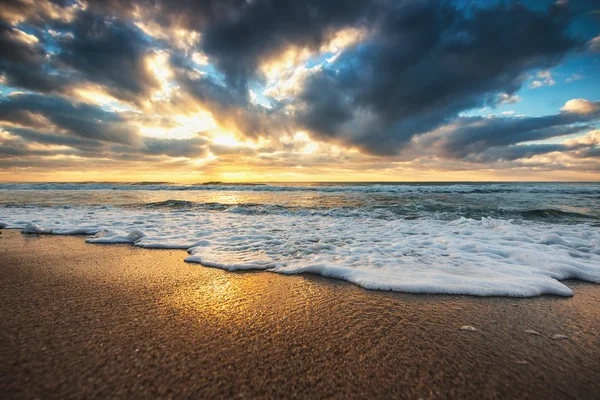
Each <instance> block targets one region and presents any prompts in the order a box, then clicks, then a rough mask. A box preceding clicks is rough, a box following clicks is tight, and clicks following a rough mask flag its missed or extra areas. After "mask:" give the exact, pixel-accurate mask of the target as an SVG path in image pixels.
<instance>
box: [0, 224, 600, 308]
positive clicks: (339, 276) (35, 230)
mask: <svg viewBox="0 0 600 400" xmlns="http://www.w3.org/2000/svg"><path fill="white" fill-rule="evenodd" d="M8 226H9V225H2V222H1V221H0V233H1V232H2V231H5V232H6V231H16V232H19V233H20V234H22V235H24V236H33V237H39V236H40V235H41V236H57V237H86V238H87V239H86V240H85V244H86V245H109V246H115V245H122V246H130V247H133V248H140V249H144V250H146V251H155V250H167V251H169V250H172V251H184V252H186V256H184V257H183V258H182V261H183V262H184V263H186V264H192V265H194V264H195V265H198V266H201V267H203V268H216V269H220V270H223V271H226V272H266V273H274V274H277V275H283V276H306V275H314V276H319V277H322V278H325V279H331V280H337V281H343V282H345V283H349V284H351V285H355V286H358V287H360V288H363V289H365V290H368V291H381V292H393V293H405V294H412V295H434V296H436V295H448V296H472V297H483V298H487V297H505V298H513V299H524V298H534V297H539V296H556V297H566V298H568V297H573V295H574V293H573V291H572V288H571V287H570V286H569V285H568V284H571V283H572V282H585V283H592V284H595V285H600V282H599V283H596V282H595V281H592V280H585V279H582V278H577V277H569V278H566V279H559V278H552V280H554V281H555V282H556V283H559V284H561V286H560V287H559V289H556V288H554V287H550V288H548V287H546V288H544V289H541V290H543V291H542V292H537V293H536V292H535V291H533V292H531V288H528V289H525V292H523V291H517V293H518V294H508V292H507V293H501V294H496V293H492V294H489V293H486V292H485V291H484V293H483V294H481V293H474V292H471V293H469V292H464V289H461V290H452V291H449V290H448V291H445V290H446V289H444V290H441V289H440V288H437V289H434V290H435V291H432V290H430V289H423V288H420V289H407V288H402V289H394V288H392V287H391V286H390V287H386V286H385V285H384V284H381V283H380V284H378V285H375V286H374V285H373V284H372V283H371V282H361V279H360V277H359V278H355V277H353V276H352V272H350V271H352V269H350V268H348V269H347V272H345V273H344V272H340V271H343V270H344V268H342V269H340V270H337V271H335V270H334V271H333V272H328V271H327V269H324V271H325V272H322V271H321V270H323V268H320V267H318V266H317V268H300V271H298V272H296V271H293V272H286V271H285V270H283V271H278V270H274V269H273V268H259V267H249V268H248V267H245V266H242V267H236V268H230V267H229V266H217V265H212V264H213V263H206V264H205V263H203V262H202V261H200V259H199V258H198V257H197V256H196V255H195V254H194V253H190V252H189V251H188V250H189V249H186V248H179V247H170V246H166V247H163V246H157V247H153V246H137V245H136V242H135V241H130V240H133V239H129V236H130V235H131V234H134V233H135V230H134V231H131V232H130V233H129V234H123V235H118V236H116V239H117V241H113V238H112V237H109V239H108V240H107V241H102V238H100V239H95V240H90V239H93V238H94V233H97V231H95V230H94V231H90V230H89V229H87V228H84V229H82V230H78V229H77V228H75V229H74V230H72V231H67V232H65V233H61V232H54V231H52V230H47V229H45V228H40V227H38V226H37V225H35V224H33V227H32V230H28V229H29V224H28V225H27V227H25V228H24V229H23V228H16V227H8ZM142 235H143V233H142ZM142 237H143V236H142ZM316 271H318V272H316ZM348 275H350V276H348ZM537 289H538V290H540V288H537Z"/></svg>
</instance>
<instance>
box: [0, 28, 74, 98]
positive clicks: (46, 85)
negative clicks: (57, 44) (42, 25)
mask: <svg viewBox="0 0 600 400" xmlns="http://www.w3.org/2000/svg"><path fill="white" fill-rule="evenodd" d="M20 37H25V33H24V32H22V31H20V30H18V29H16V28H14V27H12V26H10V25H8V24H7V23H6V22H4V21H2V20H0V55H1V56H0V74H2V75H3V76H4V78H5V84H6V85H8V86H13V87H19V88H24V89H28V90H33V91H38V92H45V93H48V92H53V91H56V90H60V89H61V88H62V87H63V86H64V85H65V83H66V78H65V77H63V76H61V75H58V74H56V73H55V72H53V71H52V69H51V66H50V62H49V57H50V56H49V54H48V53H47V52H46V50H45V49H44V47H43V46H42V45H41V44H39V43H33V42H32V43H28V42H26V41H25V40H23V38H20Z"/></svg>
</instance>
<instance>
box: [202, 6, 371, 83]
mask: <svg viewBox="0 0 600 400" xmlns="http://www.w3.org/2000/svg"><path fill="white" fill-rule="evenodd" d="M377 3H378V2H377V1H369V0H358V1H351V2H340V1H339V0H305V1H286V0H271V1H251V2H247V3H246V4H245V5H244V6H243V7H242V8H241V9H240V11H239V13H238V14H236V15H234V16H233V17H231V18H227V19H225V20H221V21H219V22H217V23H214V24H211V25H209V26H208V27H207V29H206V30H204V32H203V36H202V48H203V50H204V52H205V53H206V54H208V55H209V56H211V57H212V58H213V59H214V60H215V61H216V63H217V65H218V66H219V67H220V69H221V70H222V71H223V72H225V74H226V78H227V82H228V85H229V86H230V87H232V88H233V89H235V90H238V91H240V92H242V93H244V92H245V89H246V84H247V79H248V78H249V77H251V76H252V75H253V74H254V73H255V70H256V67H257V66H258V63H259V62H260V61H261V60H263V59H265V58H269V57H270V56H272V55H273V54H277V53H278V52H280V51H281V50H283V49H285V48H287V47H289V46H298V47H307V48H312V49H318V48H319V46H320V45H321V44H322V43H323V42H324V41H325V40H326V39H327V38H328V37H329V36H330V35H331V34H332V33H333V32H334V31H336V30H338V29H341V28H343V27H346V26H354V25H356V24H358V23H359V20H360V19H361V18H363V17H365V16H366V15H368V14H370V12H371V10H375V9H376V7H375V5H376V4H377ZM371 7H373V8H371Z"/></svg>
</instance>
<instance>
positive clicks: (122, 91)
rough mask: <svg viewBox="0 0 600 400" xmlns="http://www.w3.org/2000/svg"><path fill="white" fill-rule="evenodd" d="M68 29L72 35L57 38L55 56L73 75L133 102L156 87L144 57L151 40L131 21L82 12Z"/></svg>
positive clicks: (148, 52) (147, 52)
mask: <svg viewBox="0 0 600 400" xmlns="http://www.w3.org/2000/svg"><path fill="white" fill-rule="evenodd" d="M69 29H70V31H71V33H72V34H73V37H62V38H60V39H59V46H60V54H59V55H58V57H57V59H58V62H61V63H63V64H64V65H65V66H67V67H68V68H71V69H73V70H74V71H75V76H78V75H80V76H81V77H82V78H83V79H86V80H89V81H91V82H95V83H98V84H101V85H104V86H105V87H106V89H107V90H108V92H109V93H110V94H112V95H113V96H115V97H117V98H119V99H123V100H126V101H130V102H134V103H135V102H137V101H139V100H141V99H142V98H143V97H144V96H145V95H146V94H147V93H148V92H149V91H150V90H151V89H152V88H154V87H156V86H157V84H158V82H157V81H156V79H155V78H154V76H153V75H152V73H151V72H150V71H149V70H148V68H147V67H146V64H145V60H144V59H145V57H146V56H147V55H148V54H150V52H151V49H152V43H151V42H149V41H148V40H147V39H146V38H145V37H144V35H143V33H142V32H141V31H140V30H139V29H138V28H137V27H136V26H135V25H134V24H133V23H131V22H127V21H121V20H119V19H114V18H108V17H106V16H104V15H101V14H97V13H92V12H82V13H80V14H79V15H78V17H77V19H76V20H75V22H74V23H72V24H71V25H69Z"/></svg>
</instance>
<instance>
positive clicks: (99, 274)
mask: <svg viewBox="0 0 600 400" xmlns="http://www.w3.org/2000/svg"><path fill="white" fill-rule="evenodd" d="M185 255H186V253H185V252H184V251H170V250H169V251H167V250H144V249H140V248H135V247H133V246H127V245H124V246H121V245H119V246H101V245H90V244H86V243H85V242H84V240H83V238H82V237H61V236H44V235H41V236H38V235H23V234H21V233H19V232H18V231H16V230H3V231H1V234H0V266H1V267H0V285H1V288H2V290H1V291H0V297H1V301H0V309H1V315H2V318H1V319H0V392H1V393H3V395H2V397H3V398H133V397H136V398H140V397H146V398H169V397H174V398H185V397H190V398H201V397H202V398H257V397H261V398H332V397H333V398H412V399H417V398H539V399H548V398H556V399H562V398H582V399H585V398H589V399H592V398H598V395H599V394H600V379H599V378H600V286H599V285H594V284H589V283H581V282H568V283H567V284H568V286H569V287H571V288H572V289H573V291H574V296H573V297H572V298H562V297H551V296H544V297H537V298H528V299H516V298H477V297H469V296H441V295H410V294H402V293H390V292H376V291H368V290H364V289H361V288H359V287H357V286H354V285H352V284H348V283H345V282H342V281H337V280H331V279H325V278H321V277H317V276H312V275H303V276H282V275H276V274H272V273H267V272H245V273H231V272H226V271H222V270H219V269H213V268H205V267H202V266H200V265H193V264H186V263H184V262H183V259H184V257H185ZM463 326H472V327H474V328H475V329H476V331H470V330H464V329H461V327H463ZM526 331H530V332H526ZM531 331H535V332H531ZM555 335H563V336H564V337H563V336H555Z"/></svg>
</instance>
